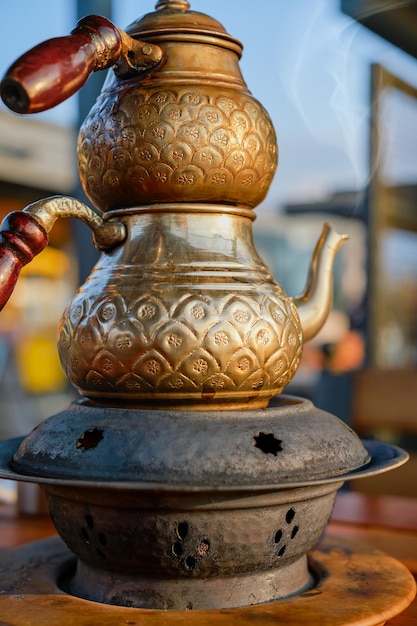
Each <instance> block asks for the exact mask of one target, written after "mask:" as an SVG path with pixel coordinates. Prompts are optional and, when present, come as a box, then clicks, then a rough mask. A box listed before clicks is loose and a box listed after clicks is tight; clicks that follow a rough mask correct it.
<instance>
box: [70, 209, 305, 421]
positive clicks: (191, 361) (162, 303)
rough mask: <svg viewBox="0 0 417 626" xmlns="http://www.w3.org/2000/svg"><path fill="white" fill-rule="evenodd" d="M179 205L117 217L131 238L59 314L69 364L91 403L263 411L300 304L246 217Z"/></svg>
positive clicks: (292, 357)
mask: <svg viewBox="0 0 417 626" xmlns="http://www.w3.org/2000/svg"><path fill="white" fill-rule="evenodd" d="M183 209H184V210H183V211H181V206H178V205H175V206H173V207H172V211H168V210H166V211H164V212H160V211H158V210H155V211H153V212H152V211H148V212H145V210H144V209H143V211H142V212H139V213H138V212H137V209H134V210H132V213H131V214H129V211H126V212H125V215H124V216H123V215H118V219H120V220H123V221H125V224H126V227H127V231H128V239H127V241H126V242H125V243H124V244H123V246H119V247H118V248H116V249H114V250H113V251H110V252H107V253H106V254H103V255H102V257H101V258H100V260H99V261H98V263H97V265H96V267H95V268H94V269H93V271H92V273H91V275H90V277H89V278H88V280H87V282H86V283H85V284H84V285H83V286H82V287H81V288H80V290H79V291H78V293H77V294H76V295H75V298H74V299H73V301H72V302H71V303H70V304H69V305H68V307H67V309H66V311H65V312H64V315H63V317H62V320H61V324H60V329H59V341H58V349H59V354H60V358H61V361H62V364H63V367H64V370H65V372H66V374H67V376H68V378H69V380H70V381H71V382H72V383H73V384H74V385H75V386H76V387H77V389H78V390H79V391H80V393H81V394H82V395H84V396H86V397H88V398H92V399H93V398H94V402H95V403H97V402H100V401H103V402H107V403H110V404H112V405H117V404H118V403H119V402H120V403H121V404H125V403H126V402H129V403H130V404H131V405H134V406H137V407H141V408H143V407H156V406H158V405H160V406H161V405H162V406H163V405H168V406H171V407H174V406H175V408H181V407H186V408H191V407H192V408H196V409H198V408H207V405H210V406H212V407H215V408H221V409H229V408H230V409H231V408H242V407H245V408H247V407H248V406H253V407H262V406H266V405H267V403H268V401H269V400H270V398H271V397H272V396H274V395H275V394H277V393H279V392H281V391H282V389H283V388H284V386H285V385H286V384H287V383H288V382H289V380H290V379H291V378H292V376H293V375H294V373H295V371H296V369H297V366H298V364H299V360H300V357H301V352H302V339H303V338H302V331H301V327H300V322H299V318H298V314H297V310H296V308H295V306H294V304H293V302H292V300H291V299H290V298H288V297H287V296H286V294H285V293H284V291H283V289H282V288H281V287H280V286H279V285H277V284H276V283H275V282H274V281H273V279H272V277H271V276H270V274H269V273H268V271H267V269H266V267H265V266H264V265H263V263H262V261H261V259H260V258H259V256H258V255H257V253H256V251H255V248H254V247H253V242H252V231H251V219H250V217H248V215H245V213H244V212H240V213H239V211H237V210H236V213H237V214H235V213H234V212H231V213H227V212H225V210H224V207H220V206H217V207H216V205H211V207H210V211H209V210H208V207H206V206H204V205H194V207H193V209H194V210H190V206H189V205H187V206H186V207H183ZM247 213H249V211H247ZM202 226H203V227H202Z"/></svg>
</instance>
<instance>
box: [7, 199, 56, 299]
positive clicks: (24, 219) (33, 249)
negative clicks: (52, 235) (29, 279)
mask: <svg viewBox="0 0 417 626" xmlns="http://www.w3.org/2000/svg"><path fill="white" fill-rule="evenodd" d="M47 243H48V234H47V232H46V230H45V229H44V228H43V227H42V226H41V224H39V223H38V222H37V220H36V219H35V218H34V217H32V216H31V215H28V214H27V213H23V211H14V212H13V213H10V214H9V215H7V217H6V218H5V219H4V220H3V222H2V224H1V231H0V310H1V309H2V308H3V307H4V305H5V304H6V302H7V300H8V299H9V298H10V296H11V294H12V292H13V289H14V287H15V285H16V282H17V279H18V277H19V273H20V270H21V269H22V267H23V266H24V265H27V264H28V263H29V261H31V260H32V259H33V257H34V256H36V255H37V254H39V252H42V250H43V249H44V248H45V246H46V245H47Z"/></svg>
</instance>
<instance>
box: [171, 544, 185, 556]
mask: <svg viewBox="0 0 417 626" xmlns="http://www.w3.org/2000/svg"><path fill="white" fill-rule="evenodd" d="M171 549H172V554H173V555H174V556H177V557H178V558H179V557H180V556H182V553H183V552H184V550H183V548H182V545H181V544H180V543H179V542H178V541H176V542H175V543H173V544H172V546H171Z"/></svg>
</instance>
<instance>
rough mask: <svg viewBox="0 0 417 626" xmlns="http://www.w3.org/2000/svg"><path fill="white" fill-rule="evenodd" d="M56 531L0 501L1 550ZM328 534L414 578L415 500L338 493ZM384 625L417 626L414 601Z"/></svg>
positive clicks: (416, 565) (416, 541) (416, 569)
mask: <svg viewBox="0 0 417 626" xmlns="http://www.w3.org/2000/svg"><path fill="white" fill-rule="evenodd" d="M54 534H56V531H55V528H54V526H53V525H52V522H51V520H50V519H49V517H47V516H39V517H38V516H22V515H19V514H18V513H17V510H16V507H15V506H13V505H4V504H0V549H1V548H13V547H17V546H20V545H22V544H24V543H28V542H32V541H37V540H40V539H44V538H46V537H49V536H52V535H54ZM327 534H331V535H332V536H334V537H340V538H341V539H344V540H346V539H347V540H352V541H354V542H358V543H360V544H366V545H368V546H369V547H371V548H376V549H380V550H382V551H383V552H385V553H386V554H388V555H390V556H392V557H394V558H396V559H397V560H398V561H400V562H401V563H403V564H404V565H406V567H407V568H408V569H409V570H410V571H411V572H412V573H413V575H414V577H416V578H417V499H415V500H414V499H408V498H396V497H379V496H378V497H370V496H366V495H363V494H358V493H353V492H341V493H339V494H338V496H337V498H336V504H335V508H334V512H333V516H332V519H331V522H330V524H329V527H328V530H327ZM386 626H417V600H415V601H414V602H413V603H412V604H411V606H410V607H409V608H408V609H406V610H405V611H404V612H403V613H402V614H401V615H399V616H397V617H395V618H394V619H392V620H390V621H388V622H387V625H386Z"/></svg>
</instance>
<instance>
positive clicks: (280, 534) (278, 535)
mask: <svg viewBox="0 0 417 626" xmlns="http://www.w3.org/2000/svg"><path fill="white" fill-rule="evenodd" d="M281 539H282V530H277V532H276V533H275V537H274V541H275V543H279V542H280V541H281Z"/></svg>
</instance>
